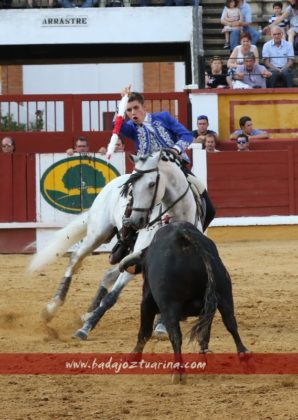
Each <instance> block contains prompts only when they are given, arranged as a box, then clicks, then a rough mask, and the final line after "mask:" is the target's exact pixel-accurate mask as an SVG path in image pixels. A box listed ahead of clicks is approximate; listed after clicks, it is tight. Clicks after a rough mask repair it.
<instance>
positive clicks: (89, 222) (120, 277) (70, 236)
mask: <svg viewBox="0 0 298 420" xmlns="http://www.w3.org/2000/svg"><path fill="white" fill-rule="evenodd" d="M132 158H133V160H134V162H135V173H133V174H132V175H129V174H127V175H122V176H120V177H118V178H116V179H114V180H113V181H111V182H110V183H109V184H107V185H106V186H105V187H104V188H103V189H102V191H101V192H100V194H99V195H98V196H97V197H96V199H95V200H94V203H93V205H92V207H91V208H90V209H89V211H88V212H86V213H83V214H82V215H80V216H78V217H77V218H76V219H75V220H74V221H73V222H71V223H70V224H69V225H67V226H66V227H65V228H63V229H61V230H60V231H59V232H58V233H57V234H56V236H55V238H54V239H53V241H52V242H51V243H50V244H49V245H48V246H47V247H46V248H45V249H44V250H42V251H40V252H39V253H37V254H36V255H35V256H34V258H33V260H32V262H31V265H30V267H29V269H30V270H31V271H35V270H37V269H40V268H41V267H42V266H44V265H45V264H47V263H50V262H53V261H54V260H55V259H57V258H58V257H60V256H62V255H63V254H64V253H65V252H66V251H67V250H68V249H69V247H70V246H71V245H73V244H74V243H76V242H78V241H79V240H80V239H82V238H84V239H83V241H82V245H81V246H80V247H79V248H78V249H77V250H75V251H74V252H73V253H72V254H71V257H70V261H69V265H68V267H67V269H66V271H65V273H64V277H63V279H62V280H61V283H60V285H59V287H58V289H57V291H56V293H55V295H54V297H53V299H52V300H51V302H49V303H48V304H47V306H46V307H45V309H44V311H43V316H44V318H45V319H46V320H47V321H49V320H51V319H52V318H53V317H54V315H55V313H56V311H57V310H58V308H59V307H60V306H61V305H63V303H64V301H65V298H66V295H67V292H68V289H69V286H70V283H71V279H72V276H73V274H74V273H75V272H76V271H77V269H78V267H79V265H80V263H81V261H82V260H83V258H85V257H86V256H87V255H88V254H90V253H91V252H92V251H93V250H94V249H96V248H97V247H98V246H100V245H101V244H103V243H106V242H109V241H110V240H111V239H112V237H113V236H114V235H115V234H116V232H117V230H118V231H119V230H120V229H121V227H122V219H123V216H124V211H125V209H126V206H127V203H128V198H127V197H125V196H123V195H122V194H121V187H122V186H123V185H124V184H125V183H127V184H129V185H131V189H132V195H133V210H132V214H131V216H130V218H129V219H130V220H129V221H130V222H131V223H132V224H133V225H134V226H135V227H136V228H138V229H140V231H139V234H138V238H137V241H136V243H135V246H134V252H136V251H139V250H142V249H143V248H145V247H147V246H148V245H149V244H150V243H151V240H152V238H153V236H154V234H155V231H156V230H157V229H158V228H159V227H160V220H161V217H162V215H163V214H165V213H166V214H167V215H168V216H169V217H170V218H171V220H173V221H189V222H191V223H193V224H196V225H197V226H198V228H199V229H200V230H202V225H201V222H200V221H199V220H198V217H197V205H196V201H195V199H194V196H193V193H192V191H191V189H190V188H189V183H188V181H187V178H186V176H185V175H184V173H183V172H182V170H181V169H180V167H179V166H178V164H177V162H176V160H175V158H174V157H173V155H172V154H171V153H169V152H164V151H162V152H158V153H155V154H153V155H152V156H149V157H147V158H137V157H132ZM159 203H161V204H162V206H161V211H160V210H159V209H160V206H157V204H159ZM133 277H134V275H132V274H129V273H127V272H124V273H121V274H120V271H119V270H118V267H117V268H112V269H111V270H109V271H108V272H107V273H106V275H105V276H104V278H103V281H102V283H101V285H100V287H99V289H98V292H97V295H96V297H95V299H94V301H93V302H92V304H91V306H90V307H89V308H88V312H89V313H91V314H89V315H88V318H87V319H86V320H85V322H84V325H83V327H82V328H81V329H79V330H78V331H77V332H76V333H75V337H77V338H80V339H86V338H87V336H88V333H89V332H90V331H91V329H93V328H94V327H95V325H96V324H97V322H98V321H99V319H100V318H101V317H102V316H103V315H104V313H105V312H106V311H107V310H108V309H109V308H110V307H111V306H113V305H114V304H115V302H116V301H117V298H118V296H119V294H120V293H121V290H122V289H123V288H124V286H125V285H126V284H127V283H128V282H129V281H130V280H131V279H132V278H133ZM111 286H113V287H112V289H111V292H110V293H108V290H109V288H111Z"/></svg>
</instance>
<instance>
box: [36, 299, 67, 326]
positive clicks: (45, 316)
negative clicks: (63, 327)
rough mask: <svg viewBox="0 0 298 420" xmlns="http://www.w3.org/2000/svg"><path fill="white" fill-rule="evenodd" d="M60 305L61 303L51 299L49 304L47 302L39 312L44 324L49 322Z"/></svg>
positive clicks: (58, 300)
mask: <svg viewBox="0 0 298 420" xmlns="http://www.w3.org/2000/svg"><path fill="white" fill-rule="evenodd" d="M62 305H63V302H62V301H61V300H60V299H53V300H52V301H51V302H49V303H48V304H47V305H46V306H45V307H44V308H43V310H42V311H41V314H40V316H41V318H42V320H43V321H45V322H50V321H51V320H52V319H53V318H54V316H55V315H56V312H57V311H58V309H59V308H60V306H62Z"/></svg>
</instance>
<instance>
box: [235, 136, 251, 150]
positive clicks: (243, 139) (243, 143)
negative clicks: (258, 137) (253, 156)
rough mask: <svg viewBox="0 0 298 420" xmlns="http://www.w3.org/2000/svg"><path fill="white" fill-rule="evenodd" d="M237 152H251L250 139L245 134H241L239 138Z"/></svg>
mask: <svg viewBox="0 0 298 420" xmlns="http://www.w3.org/2000/svg"><path fill="white" fill-rule="evenodd" d="M236 144H237V152H249V139H248V136H246V135H245V134H239V135H238V137H237V141H236Z"/></svg>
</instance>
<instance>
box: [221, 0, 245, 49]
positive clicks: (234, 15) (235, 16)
mask: <svg viewBox="0 0 298 420" xmlns="http://www.w3.org/2000/svg"><path fill="white" fill-rule="evenodd" d="M238 3H239V1H238V0H226V5H225V7H224V9H223V12H222V15H221V20H220V21H221V24H222V25H224V27H223V30H222V32H223V33H224V34H225V45H224V48H230V32H232V31H233V30H236V27H234V28H233V27H232V26H231V23H232V22H240V21H241V20H242V17H241V13H240V9H239V7H238Z"/></svg>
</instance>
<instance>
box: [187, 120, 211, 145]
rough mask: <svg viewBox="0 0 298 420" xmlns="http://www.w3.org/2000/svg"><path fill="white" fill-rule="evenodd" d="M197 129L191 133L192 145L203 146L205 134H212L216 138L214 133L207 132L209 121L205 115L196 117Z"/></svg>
mask: <svg viewBox="0 0 298 420" xmlns="http://www.w3.org/2000/svg"><path fill="white" fill-rule="evenodd" d="M197 127H198V128H197V130H194V131H192V135H193V137H194V141H193V143H201V144H204V141H205V140H206V134H214V135H215V136H216V138H217V134H216V132H215V131H212V130H208V127H209V120H208V117H207V115H199V116H198V118H197Z"/></svg>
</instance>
